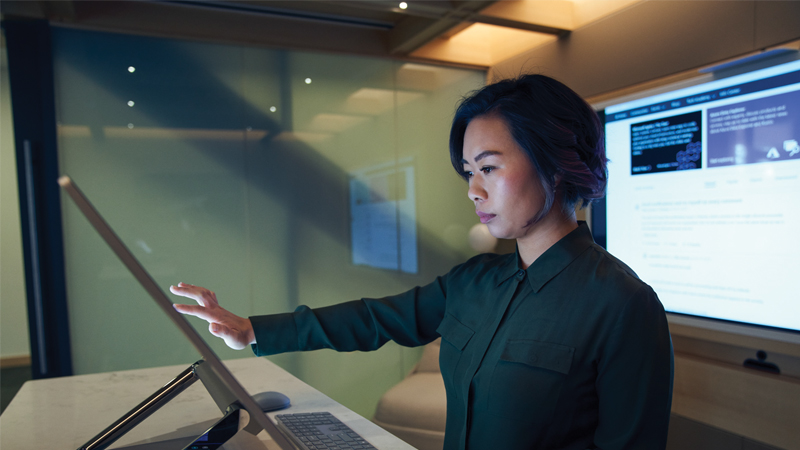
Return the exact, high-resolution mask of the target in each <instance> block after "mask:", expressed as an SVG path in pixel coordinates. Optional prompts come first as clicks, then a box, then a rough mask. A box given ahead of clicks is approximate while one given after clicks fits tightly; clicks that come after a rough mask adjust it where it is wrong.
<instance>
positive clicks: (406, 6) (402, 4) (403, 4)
mask: <svg viewBox="0 0 800 450" xmlns="http://www.w3.org/2000/svg"><path fill="white" fill-rule="evenodd" d="M399 6H400V9H406V8H408V3H406V2H400V5H399Z"/></svg>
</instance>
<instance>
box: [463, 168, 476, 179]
mask: <svg viewBox="0 0 800 450" xmlns="http://www.w3.org/2000/svg"><path fill="white" fill-rule="evenodd" d="M473 175H474V174H473V173H472V172H470V171H469V170H465V171H464V176H465V177H467V178H472V176H473Z"/></svg>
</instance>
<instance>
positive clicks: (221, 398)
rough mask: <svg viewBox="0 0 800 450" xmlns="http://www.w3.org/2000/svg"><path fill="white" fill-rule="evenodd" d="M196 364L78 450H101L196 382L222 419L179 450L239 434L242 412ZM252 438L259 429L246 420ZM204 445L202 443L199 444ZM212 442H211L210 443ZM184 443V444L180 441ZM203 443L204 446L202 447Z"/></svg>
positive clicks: (204, 368)
mask: <svg viewBox="0 0 800 450" xmlns="http://www.w3.org/2000/svg"><path fill="white" fill-rule="evenodd" d="M203 363H204V361H203V360H200V361H197V362H196V363H194V364H192V365H191V366H189V367H188V368H187V369H186V370H184V371H183V372H181V373H180V374H178V376H177V377H175V378H174V379H173V380H172V381H170V382H169V383H167V384H166V385H165V386H164V387H162V388H161V389H159V390H157V391H156V392H155V393H154V394H153V395H151V396H150V397H148V398H147V399H146V400H144V401H143V402H141V403H140V404H139V405H137V406H136V407H135V408H133V409H131V410H130V411H128V412H127V413H126V414H125V415H123V416H122V417H120V418H119V419H118V420H117V421H116V422H114V423H113V424H111V425H110V426H109V427H108V428H106V429H105V430H103V431H102V432H100V434H98V435H97V436H95V437H93V438H92V439H90V440H89V441H88V442H86V443H85V444H83V445H82V446H81V447H79V448H78V450H104V449H106V448H108V446H110V445H111V444H113V443H114V442H115V441H117V439H119V438H121V437H122V436H124V435H125V433H127V432H128V431H130V430H131V429H133V428H134V427H135V426H136V425H138V424H139V423H141V422H142V421H143V420H145V419H146V418H148V417H149V416H150V415H152V414H153V413H154V412H156V411H158V410H159V409H160V408H161V407H162V406H164V405H165V404H167V403H168V402H169V401H170V400H172V399H173V398H175V397H176V396H178V394H180V393H181V392H183V391H184V390H186V389H187V388H188V387H189V386H191V385H192V384H194V382H195V381H197V380H198V379H199V380H201V381H202V382H203V385H204V386H205V388H206V390H207V391H208V393H209V394H210V395H211V398H213V399H214V402H216V404H217V407H219V409H220V410H221V411H222V412H223V414H224V416H223V417H222V419H220V420H218V421H217V422H216V423H215V424H214V425H212V426H211V427H210V428H208V429H207V430H206V431H205V432H204V433H203V434H201V435H199V436H198V437H197V438H195V439H193V440H192V442H191V443H190V444H189V445H181V446H180V448H192V446H193V445H196V444H197V445H209V444H219V445H221V444H224V443H225V442H226V441H228V439H230V438H231V437H233V436H234V435H235V434H236V433H237V432H238V431H239V418H240V417H239V416H240V414H241V411H242V408H241V406H240V405H239V403H238V401H237V400H236V398H234V397H232V396H231V395H229V394H227V390H226V389H224V388H222V387H220V386H218V385H217V383H215V382H214V380H217V377H215V376H213V374H212V373H210V370H211V369H210V367H208V366H207V365H205V364H203ZM244 430H245V431H247V432H248V433H250V434H252V435H257V434H258V433H260V432H261V431H262V427H261V425H259V424H258V422H256V421H255V420H250V421H249V423H248V425H247V426H246V427H245V428H244ZM204 439H205V440H207V441H205V442H204V441H203V440H204ZM211 441H213V442H211ZM183 442H184V443H185V442H186V441H185V440H183ZM206 442H207V443H206Z"/></svg>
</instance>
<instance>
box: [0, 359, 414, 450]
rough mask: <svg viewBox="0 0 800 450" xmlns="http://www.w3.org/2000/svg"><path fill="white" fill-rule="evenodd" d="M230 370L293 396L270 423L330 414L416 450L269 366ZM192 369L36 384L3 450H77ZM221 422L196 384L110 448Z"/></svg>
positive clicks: (11, 418)
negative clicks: (300, 414) (281, 418)
mask: <svg viewBox="0 0 800 450" xmlns="http://www.w3.org/2000/svg"><path fill="white" fill-rule="evenodd" d="M225 364H226V365H227V366H228V368H229V369H230V370H231V372H233V374H234V376H235V377H236V378H237V379H238V380H239V382H240V383H241V384H242V385H243V386H244V387H245V389H247V391H248V392H249V393H250V394H255V393H258V392H263V391H278V392H282V393H284V394H286V395H287V396H289V398H290V399H291V402H292V406H291V407H289V408H287V409H284V410H281V411H276V412H274V413H269V415H270V416H274V415H275V414H282V413H287V412H291V413H297V412H312V411H329V412H331V413H332V414H333V415H335V416H336V417H338V418H339V420H341V421H342V422H344V423H345V424H347V426H349V427H350V428H352V429H353V430H354V431H355V432H357V433H358V434H360V435H361V436H362V437H364V439H366V440H367V441H369V442H370V443H371V444H373V445H374V446H375V447H377V448H378V449H381V450H413V447H411V446H410V445H408V444H406V443H405V442H403V441H401V440H400V439H398V438H396V437H395V436H393V435H391V434H390V433H389V432H387V431H385V430H383V429H382V428H380V427H378V426H377V425H375V424H373V423H372V422H370V421H369V420H367V419H365V418H363V417H361V416H359V415H358V414H356V413H354V412H352V411H350V410H349V409H347V408H345V407H344V406H342V405H340V404H338V403H336V402H335V401H333V400H332V399H330V398H329V397H327V396H325V395H324V394H322V393H321V392H319V391H317V390H316V389H314V388H312V387H311V386H309V385H307V384H305V383H303V382H302V381H300V380H298V379H297V378H295V377H294V376H292V375H291V374H289V373H288V372H286V371H285V370H283V369H281V368H280V367H278V366H276V365H275V364H273V363H272V362H270V361H269V360H267V359H264V358H246V359H236V360H229V361H226V362H225ZM188 366H189V364H185V365H177V366H170V367H158V368H153V369H139V370H129V371H122V372H109V373H100V374H92V375H79V376H73V377H63V378H52V379H47V380H34V381H29V382H27V383H25V385H23V386H22V389H20V391H19V393H18V394H17V395H16V397H14V399H13V400H12V401H11V404H9V405H8V408H7V409H6V410H5V412H3V415H2V416H0V449H2V450H27V449H30V450H45V449H47V450H61V449H63V450H75V449H77V448H78V447H80V446H81V445H83V444H84V443H86V441H88V440H89V439H91V438H92V437H94V436H95V435H96V434H97V433H99V432H100V431H102V430H103V429H105V427H107V426H108V425H110V424H111V423H112V422H114V421H115V420H117V419H118V418H119V417H120V416H122V415H123V414H125V413H126V412H128V411H129V410H130V409H131V408H133V407H134V406H136V405H138V404H139V403H140V402H141V401H142V400H144V399H145V398H147V397H149V396H150V395H151V394H152V393H153V392H155V391H156V390H158V389H160V388H161V387H162V386H164V385H165V384H167V383H168V382H169V381H170V380H172V379H173V378H174V377H175V376H177V375H178V374H179V373H180V372H181V371H183V370H184V369H186V368H187V367H188ZM220 417H222V414H221V413H220V411H219V409H218V408H217V406H216V404H215V403H214V401H213V400H212V399H211V397H210V396H209V395H208V393H207V392H206V390H205V388H204V387H203V385H202V383H201V382H197V383H194V384H193V385H192V386H190V387H189V388H188V389H187V390H186V391H184V392H182V393H181V394H180V395H178V397H176V398H175V399H173V400H172V401H170V402H169V403H168V404H167V405H165V406H164V407H163V408H161V409H160V410H159V411H157V412H156V413H155V414H153V415H152V416H150V417H149V418H148V419H146V420H145V421H144V422H142V423H141V424H139V425H138V426H137V427H136V428H134V429H133V430H131V431H130V432H129V433H128V434H127V435H125V436H123V437H122V438H121V439H120V440H118V441H117V442H115V443H114V444H113V445H112V446H111V448H124V447H135V446H139V445H142V444H146V443H148V442H157V441H165V440H169V439H175V438H182V437H186V436H191V435H193V434H194V435H197V434H199V433H202V431H203V430H204V429H205V428H206V427H208V426H209V425H211V424H212V423H213V422H214V421H216V420H218V419H219V418H220ZM263 434H264V433H262V435H263ZM179 448H180V447H179ZM270 448H271V446H270Z"/></svg>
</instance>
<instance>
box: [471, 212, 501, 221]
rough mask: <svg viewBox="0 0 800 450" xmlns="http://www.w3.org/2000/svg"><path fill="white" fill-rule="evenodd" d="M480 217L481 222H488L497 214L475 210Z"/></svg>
mask: <svg viewBox="0 0 800 450" xmlns="http://www.w3.org/2000/svg"><path fill="white" fill-rule="evenodd" d="M475 213H476V214H477V215H478V217H479V218H480V219H481V223H487V222H488V221H490V220H492V219H494V218H495V216H496V215H497V214H486V213H485V212H481V211H475Z"/></svg>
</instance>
